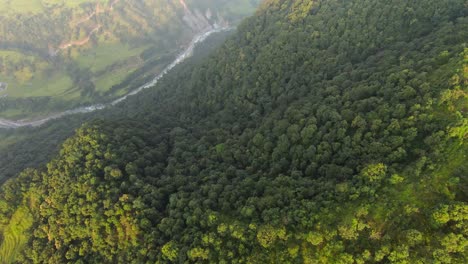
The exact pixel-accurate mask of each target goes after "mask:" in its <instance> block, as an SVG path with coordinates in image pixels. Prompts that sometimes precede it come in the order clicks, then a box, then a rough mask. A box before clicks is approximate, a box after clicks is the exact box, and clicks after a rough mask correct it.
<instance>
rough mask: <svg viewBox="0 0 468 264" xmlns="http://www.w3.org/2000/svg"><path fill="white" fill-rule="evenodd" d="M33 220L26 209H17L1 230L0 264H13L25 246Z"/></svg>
mask: <svg viewBox="0 0 468 264" xmlns="http://www.w3.org/2000/svg"><path fill="white" fill-rule="evenodd" d="M32 222H33V218H32V215H31V213H30V212H29V209H28V208H26V207H20V208H18V209H17V210H16V211H15V213H14V214H13V216H12V217H11V219H10V221H9V223H8V224H7V225H6V226H4V227H3V228H2V229H1V233H2V235H3V240H2V241H1V243H2V244H1V245H0V263H13V261H14V260H15V255H16V254H18V252H20V250H21V249H22V248H23V247H24V246H25V244H26V242H27V239H28V236H27V235H26V232H27V231H28V229H29V228H31V226H32Z"/></svg>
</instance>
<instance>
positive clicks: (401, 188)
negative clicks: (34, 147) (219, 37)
mask: <svg viewBox="0 0 468 264" xmlns="http://www.w3.org/2000/svg"><path fill="white" fill-rule="evenodd" d="M466 8H467V7H466V5H465V3H464V1H447V2H444V1H435V0H434V1H432V0H431V1H427V0H424V1H422V0H420V1H419V0H417V1H403V0H401V1H392V2H389V1H384V0H365V1H357V0H356V1H340V0H328V1H307V0H306V1H304V0H298V1H286V0H283V1H281V0H280V1H278V0H274V1H273V0H271V1H267V2H266V3H265V4H264V6H262V8H261V10H260V11H259V12H258V13H257V14H256V16H255V17H253V18H251V19H249V20H247V21H246V22H244V23H243V24H242V25H241V26H240V27H239V30H238V33H237V34H236V35H235V36H234V37H232V38H231V39H230V40H228V41H227V42H226V43H225V44H224V45H223V47H222V48H220V49H219V50H217V51H216V52H215V53H214V54H213V55H212V56H210V57H209V58H207V59H205V60H203V61H201V62H200V61H196V60H193V61H192V60H189V61H188V62H187V63H185V64H182V65H179V66H178V67H176V68H175V69H174V71H173V72H171V74H168V75H166V76H165V77H164V78H162V79H161V80H160V81H159V82H158V84H157V86H156V87H155V88H154V89H148V90H145V91H143V92H142V93H140V94H139V95H137V96H135V97H131V98H129V99H128V100H127V101H125V102H124V103H122V105H119V107H117V108H116V109H113V110H114V111H112V112H107V113H106V112H102V113H101V114H102V115H98V117H99V118H101V119H105V121H103V120H97V121H95V122H92V123H90V124H87V125H85V126H83V127H82V128H81V129H79V130H78V131H77V132H76V135H75V136H74V137H72V138H70V139H69V140H68V141H67V142H66V143H65V144H64V145H63V147H62V151H61V153H60V155H59V156H57V158H55V159H53V160H52V161H51V162H50V163H49V164H48V166H47V167H46V168H43V169H38V170H26V171H25V172H24V173H22V174H21V175H20V176H19V177H18V178H17V179H14V180H11V181H9V182H7V183H6V184H5V185H4V186H3V187H2V190H1V192H0V197H1V198H2V199H1V200H2V201H4V202H5V204H6V205H7V206H2V207H0V210H1V211H0V212H1V218H0V219H2V223H3V226H4V229H3V230H12V227H16V226H18V224H16V223H17V222H18V221H17V216H18V215H26V216H27V217H25V219H32V222H31V223H29V222H30V221H27V222H26V223H23V224H22V225H20V227H18V228H16V229H15V230H17V232H18V233H20V234H24V235H25V236H26V239H22V240H21V241H20V242H19V243H17V244H15V245H12V242H11V241H10V240H3V241H2V242H3V243H2V247H9V248H15V249H16V251H17V254H16V260H17V261H18V262H19V263H27V262H33V263H34V262H36V263H40V262H59V263H60V262H67V261H68V262H85V263H114V262H122V263H127V262H130V261H135V262H139V263H146V262H148V263H154V262H157V263H158V262H161V263H165V262H172V263H433V262H439V263H465V262H466V261H467V260H468V256H467V251H466V245H467V237H466V236H467V235H466V234H467V230H468V226H467V220H468V205H467V200H468V196H467V194H466V187H465V186H467V184H468V179H467V175H468V173H467V172H468V167H467V165H466V155H467V154H468V145H467V144H466V139H467V124H468V122H467V118H468V117H467V111H466V109H467V107H468V87H467V85H468V75H467V72H468V50H467V49H466V40H467V39H468V35H467V34H468V32H467V31H466V30H464V29H465V28H467V26H468V19H467V17H466V14H467V10H466ZM389 11H391V12H389ZM20 190H21V191H20ZM15 216H16V217H15ZM30 230H32V232H31V231H30ZM3 232H6V231H3ZM31 233H32V234H31ZM7 235H8V233H7ZM4 237H5V236H4ZM8 237H10V236H8ZM0 252H1V251H0ZM10 252H11V251H10ZM11 255H12V254H8V255H7V256H2V257H3V258H4V259H6V258H11Z"/></svg>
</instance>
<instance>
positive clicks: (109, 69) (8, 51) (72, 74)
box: [0, 0, 258, 119]
mask: <svg viewBox="0 0 468 264" xmlns="http://www.w3.org/2000/svg"><path fill="white" fill-rule="evenodd" d="M257 4H258V1H247V0H235V1H226V0H224V1H212V0H206V1H185V0H170V1H149V0H139V1H124V0H110V1H106V0H99V1H97V0H82V1H50V0H48V1H45V0H34V1H2V2H1V3H0V21H1V25H0V82H5V83H8V85H9V87H8V89H7V90H2V91H0V97H2V100H0V116H2V117H9V118H13V119H19V118H22V117H31V116H38V115H41V114H45V113H47V112H54V111H58V110H63V109H67V108H70V107H72V106H76V105H79V104H90V103H93V102H102V101H106V100H110V99H112V98H115V97H117V96H119V95H122V94H124V93H127V92H128V91H129V90H130V89H132V88H135V86H137V85H138V84H140V83H142V82H143V81H145V80H147V79H148V78H150V76H154V75H155V74H156V73H157V72H158V71H160V70H161V68H162V67H163V66H164V65H166V64H167V63H169V62H170V61H171V59H172V58H173V57H174V56H175V54H177V52H179V51H180V50H181V48H182V47H183V46H184V45H186V44H187V43H188V42H190V39H191V38H192V37H193V36H194V35H195V34H197V33H199V32H202V31H204V30H206V29H207V28H209V27H213V26H227V25H229V24H235V23H236V22H237V21H239V20H240V19H242V18H243V17H245V16H246V15H249V14H251V13H252V12H253V10H254V9H255V8H256V6H257ZM136 75H138V77H136ZM121 83H123V84H121Z"/></svg>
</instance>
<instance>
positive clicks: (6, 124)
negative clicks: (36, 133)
mask: <svg viewBox="0 0 468 264" xmlns="http://www.w3.org/2000/svg"><path fill="white" fill-rule="evenodd" d="M229 29H230V28H229V27H221V26H217V25H215V26H213V27H210V28H208V29H206V30H204V31H203V32H201V33H199V34H197V35H195V37H194V38H193V39H192V41H191V42H190V44H189V45H188V47H187V48H186V49H185V50H184V51H183V52H182V53H180V54H179V55H178V56H177V57H176V59H175V60H174V61H173V62H172V63H171V64H169V65H168V66H167V67H166V68H165V69H164V70H163V71H162V72H161V73H159V74H158V75H157V76H156V77H155V78H154V79H153V80H151V81H150V82H148V83H146V84H144V85H142V86H140V87H138V88H136V89H134V90H133V91H131V92H130V93H128V94H127V95H125V96H122V97H121V98H118V99H116V100H114V101H112V102H110V103H106V104H95V105H90V106H84V107H79V108H75V109H71V110H66V111H63V112H60V113H55V114H51V115H49V116H46V117H43V118H41V119H36V120H8V119H2V118H0V128H20V127H27V126H29V127H37V126H40V125H43V124H45V123H47V122H49V121H51V120H54V119H58V118H61V117H64V116H68V115H74V114H82V113H91V112H95V111H98V110H102V109H105V108H107V107H110V106H114V105H117V104H119V103H120V102H122V101H125V100H126V99H127V98H128V97H130V96H133V95H136V94H138V93H140V92H141V91H143V90H144V89H148V88H150V87H153V86H154V85H156V83H158V81H159V79H161V78H162V77H163V76H164V75H165V74H166V73H168V72H169V71H170V70H172V69H173V68H174V67H175V66H176V65H177V64H179V63H181V62H183V61H184V60H185V59H187V58H189V57H190V56H192V54H193V50H194V48H195V46H196V45H197V44H198V43H200V42H203V41H204V40H206V38H208V37H209V36H210V35H211V34H213V33H218V32H222V31H226V30H229Z"/></svg>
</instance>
